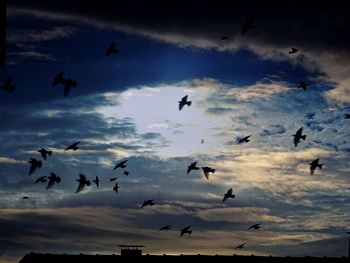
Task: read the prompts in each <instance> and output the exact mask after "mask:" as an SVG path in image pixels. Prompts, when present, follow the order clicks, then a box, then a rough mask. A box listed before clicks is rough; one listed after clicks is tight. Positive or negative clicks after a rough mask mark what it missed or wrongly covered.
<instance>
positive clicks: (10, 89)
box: [1, 78, 15, 94]
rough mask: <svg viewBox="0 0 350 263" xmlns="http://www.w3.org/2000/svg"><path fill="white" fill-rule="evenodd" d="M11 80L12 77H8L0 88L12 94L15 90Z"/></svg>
mask: <svg viewBox="0 0 350 263" xmlns="http://www.w3.org/2000/svg"><path fill="white" fill-rule="evenodd" d="M12 80H13V78H8V79H7V80H5V81H4V84H2V86H1V88H2V89H3V90H5V91H7V92H8V93H9V94H12V93H13V92H14V91H15V86H14V85H13V84H12Z"/></svg>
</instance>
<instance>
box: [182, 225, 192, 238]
mask: <svg viewBox="0 0 350 263" xmlns="http://www.w3.org/2000/svg"><path fill="white" fill-rule="evenodd" d="M190 228H191V226H186V227H185V228H183V229H181V233H180V236H183V235H184V234H189V235H191V234H192V230H191V229H190Z"/></svg>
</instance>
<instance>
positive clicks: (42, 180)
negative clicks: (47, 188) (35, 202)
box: [34, 176, 47, 184]
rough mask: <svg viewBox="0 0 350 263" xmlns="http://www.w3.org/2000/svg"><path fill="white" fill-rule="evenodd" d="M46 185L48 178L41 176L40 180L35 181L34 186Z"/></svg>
mask: <svg viewBox="0 0 350 263" xmlns="http://www.w3.org/2000/svg"><path fill="white" fill-rule="evenodd" d="M39 182H40V183H46V182H47V178H46V176H40V177H39V178H38V179H36V180H35V183H34V184H37V183H39Z"/></svg>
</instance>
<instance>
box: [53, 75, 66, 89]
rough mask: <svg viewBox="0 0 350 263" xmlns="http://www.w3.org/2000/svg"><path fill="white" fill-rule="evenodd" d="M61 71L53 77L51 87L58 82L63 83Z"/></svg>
mask: <svg viewBox="0 0 350 263" xmlns="http://www.w3.org/2000/svg"><path fill="white" fill-rule="evenodd" d="M64 81H65V79H64V78H63V72H60V73H58V74H57V75H56V77H54V79H53V82H52V87H56V86H57V85H58V84H64Z"/></svg>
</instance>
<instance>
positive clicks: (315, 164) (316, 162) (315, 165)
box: [309, 158, 323, 175]
mask: <svg viewBox="0 0 350 263" xmlns="http://www.w3.org/2000/svg"><path fill="white" fill-rule="evenodd" d="M319 161H320V159H319V158H318V159H316V160H313V161H312V162H311V163H309V164H310V173H311V175H313V174H314V173H315V170H316V168H319V169H322V166H323V163H319Z"/></svg>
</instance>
